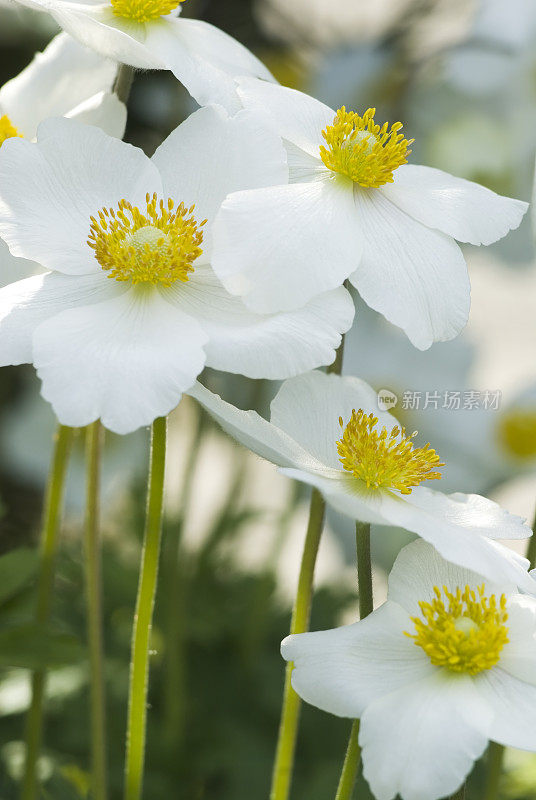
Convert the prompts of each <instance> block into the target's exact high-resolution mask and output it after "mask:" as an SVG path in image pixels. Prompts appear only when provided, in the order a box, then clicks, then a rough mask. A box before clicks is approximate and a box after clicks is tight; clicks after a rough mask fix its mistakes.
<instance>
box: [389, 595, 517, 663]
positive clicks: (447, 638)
mask: <svg viewBox="0 0 536 800" xmlns="http://www.w3.org/2000/svg"><path fill="white" fill-rule="evenodd" d="M484 591H485V587H484V585H482V586H479V587H478V595H477V593H476V592H474V591H473V590H472V589H470V588H469V586H466V587H465V589H464V591H463V592H462V590H461V589H460V588H459V587H457V588H456V591H455V592H449V590H448V589H447V587H446V586H443V595H444V599H443V597H442V594H441V590H440V589H438V587H437V586H434V594H435V597H434V599H433V600H432V602H431V603H426V602H424V601H422V602H420V603H419V607H420V609H421V614H422V616H423V619H421V617H412V618H411V620H412V622H413V623H414V625H415V631H416V633H408V632H407V631H404V633H405V635H406V636H409V638H410V639H413V640H414V642H415V644H416V645H418V646H419V647H422V649H423V650H424V652H425V653H426V655H427V656H428V657H429V659H430V661H431V662H432V664H434V665H435V666H436V667H447V669H450V670H452V672H467V673H469V675H477V674H478V673H479V672H482V671H483V670H485V669H491V667H493V666H494V665H495V664H497V662H498V661H499V659H500V655H501V650H502V649H503V647H504V645H505V644H506V643H507V642H508V628H507V627H506V625H505V622H506V620H507V619H508V614H507V613H506V597H505V596H504V594H502V595H501V596H500V598H499V602H497V600H496V598H495V595H493V594H492V595H491V596H490V597H486V596H485V594H484Z"/></svg>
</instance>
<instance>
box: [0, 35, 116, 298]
mask: <svg viewBox="0 0 536 800" xmlns="http://www.w3.org/2000/svg"><path fill="white" fill-rule="evenodd" d="M116 72H117V68H116V67H115V65H114V64H113V63H112V62H111V61H108V60H106V59H104V58H102V57H101V56H98V55H97V54H96V53H94V52H92V51H91V50H88V49H87V48H86V47H82V46H81V45H80V44H78V42H76V41H75V40H74V39H72V38H71V37H70V36H68V35H67V34H66V33H60V34H58V36H55V37H54V39H53V40H52V41H51V42H50V44H49V45H48V47H46V48H45V50H44V51H43V52H42V53H37V54H36V56H35V57H34V59H33V61H32V62H31V63H30V64H29V65H28V66H27V67H26V68H25V69H23V70H22V72H21V73H19V75H17V76H16V77H15V78H12V79H11V80H10V81H8V82H7V83H5V84H4V85H3V86H2V88H0V147H1V146H2V144H3V142H5V141H6V140H7V139H8V138H11V137H14V136H23V137H24V138H25V139H34V138H35V136H36V133H37V126H38V125H39V123H40V122H42V121H43V120H44V119H47V118H48V117H56V116H66V117H71V118H73V119H78V120H79V121H80V122H84V123H86V124H88V125H96V126H98V127H100V128H102V129H103V130H104V131H106V133H109V134H110V135H111V136H117V137H118V138H122V136H123V133H124V131H125V124H126V108H125V105H124V103H122V102H120V101H119V100H118V98H117V97H116V96H115V95H114V94H112V93H111V89H112V84H113V82H114V79H115V75H116ZM41 271H42V269H41V267H40V266H39V265H38V264H36V263H35V262H33V261H27V260H25V259H22V258H14V257H13V256H12V255H10V253H9V250H8V248H7V246H6V245H5V244H4V242H2V241H1V240H0V287H1V286H5V285H6V284H8V283H11V282H12V281H16V280H20V279H21V278H26V277H28V276H29V275H35V274H36V273H38V272H41Z"/></svg>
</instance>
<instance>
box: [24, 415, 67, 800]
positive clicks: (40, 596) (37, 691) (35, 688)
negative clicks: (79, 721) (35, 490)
mask: <svg viewBox="0 0 536 800" xmlns="http://www.w3.org/2000/svg"><path fill="white" fill-rule="evenodd" d="M72 439H73V429H72V428H67V427H65V426H64V425H58V429H57V431H56V434H55V443H54V452H53V455H52V462H51V465H50V472H49V477H48V483H47V488H46V494H45V505H44V511H43V528H42V533H41V571H40V574H39V580H38V585H37V607H36V615H35V619H36V622H37V623H38V624H40V625H43V624H44V623H45V622H46V621H47V620H48V618H49V616H50V608H51V603H52V586H53V583H54V567H55V562H56V550H57V543H58V530H59V526H60V519H61V512H62V508H63V496H64V491H65V478H66V475H67V464H68V462H69V452H70V448H71V443H72ZM44 693H45V672H44V670H37V671H36V672H34V673H33V674H32V699H31V703H30V708H29V710H28V715H27V718H26V735H25V742H26V760H25V765H24V777H23V781H22V788H21V799H22V800H35V798H36V797H37V759H38V756H39V751H40V749H41V736H42V731H43V700H44Z"/></svg>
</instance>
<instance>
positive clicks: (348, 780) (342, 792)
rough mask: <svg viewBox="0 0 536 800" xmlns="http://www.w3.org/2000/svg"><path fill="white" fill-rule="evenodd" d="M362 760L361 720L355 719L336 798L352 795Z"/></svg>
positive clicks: (346, 797) (343, 798) (339, 799)
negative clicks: (360, 744)
mask: <svg viewBox="0 0 536 800" xmlns="http://www.w3.org/2000/svg"><path fill="white" fill-rule="evenodd" d="M360 760H361V748H360V747H359V720H358V719H354V721H353V722H352V730H351V731H350V738H349V739H348V747H347V750H346V756H345V758H344V764H343V765H342V772H341V777H340V780H339V786H338V788H337V794H336V795H335V800H348V799H349V798H350V797H351V796H352V792H353V791H354V786H355V782H356V778H357V772H358V769H359V762H360Z"/></svg>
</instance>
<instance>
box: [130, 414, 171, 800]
mask: <svg viewBox="0 0 536 800" xmlns="http://www.w3.org/2000/svg"><path fill="white" fill-rule="evenodd" d="M165 462H166V419H165V417H159V418H158V419H155V421H154V422H153V428H152V440H151V458H150V466H149V485H148V490H147V514H146V522H145V534H144V542H143V551H142V556H141V568H140V579H139V585H138V597H137V600H136V611H135V615H134V628H133V633H132V656H131V662H130V689H129V703H128V723H127V758H126V769H125V800H139V798H141V791H142V783H143V767H144V761H145V728H146V721H147V688H148V680H149V644H150V634H151V624H152V618H153V609H154V601H155V595H156V583H157V576H158V560H159V554H160V539H161V534H162V504H163V497H164V471H165Z"/></svg>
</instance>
